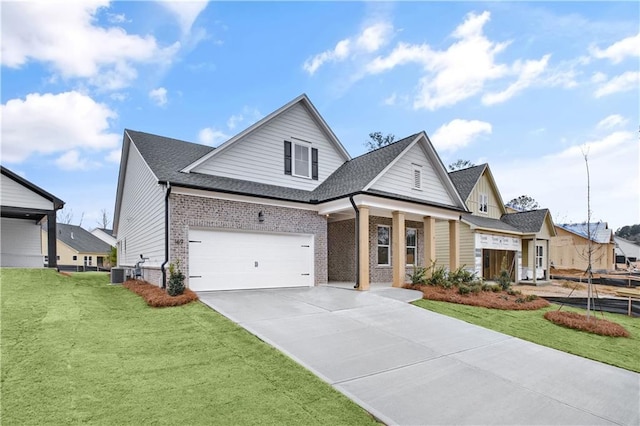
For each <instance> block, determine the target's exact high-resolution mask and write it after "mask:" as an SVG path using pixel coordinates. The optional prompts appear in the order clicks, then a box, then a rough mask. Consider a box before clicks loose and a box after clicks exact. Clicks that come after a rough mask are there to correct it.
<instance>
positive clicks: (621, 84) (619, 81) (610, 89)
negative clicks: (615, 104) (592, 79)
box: [595, 71, 640, 98]
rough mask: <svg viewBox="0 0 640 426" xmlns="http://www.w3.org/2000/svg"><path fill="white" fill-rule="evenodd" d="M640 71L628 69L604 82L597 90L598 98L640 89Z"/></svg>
mask: <svg viewBox="0 0 640 426" xmlns="http://www.w3.org/2000/svg"><path fill="white" fill-rule="evenodd" d="M639 84H640V71H627V72H625V73H623V74H621V75H619V76H616V77H613V78H612V79H611V80H609V81H607V82H606V83H604V84H602V85H601V86H600V87H598V89H597V90H596V92H595V97H596V98H601V97H603V96H607V95H611V94H614V93H619V92H626V91H628V90H636V91H637V90H638V85H639Z"/></svg>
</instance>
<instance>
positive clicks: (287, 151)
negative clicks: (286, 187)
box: [284, 141, 291, 175]
mask: <svg viewBox="0 0 640 426" xmlns="http://www.w3.org/2000/svg"><path fill="white" fill-rule="evenodd" d="M284 174H285V175H290V174H291V142H288V141H284Z"/></svg>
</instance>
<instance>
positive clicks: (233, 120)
mask: <svg viewBox="0 0 640 426" xmlns="http://www.w3.org/2000/svg"><path fill="white" fill-rule="evenodd" d="M262 117H263V115H262V113H261V112H260V111H258V109H257V108H252V107H249V106H246V105H245V106H244V107H243V108H242V112H241V113H238V114H234V115H232V116H231V117H229V119H228V120H227V127H228V128H229V130H234V129H235V128H236V127H238V125H239V124H243V123H244V124H245V126H250V125H252V124H253V123H255V122H256V121H258V120H260V119H261V118H262Z"/></svg>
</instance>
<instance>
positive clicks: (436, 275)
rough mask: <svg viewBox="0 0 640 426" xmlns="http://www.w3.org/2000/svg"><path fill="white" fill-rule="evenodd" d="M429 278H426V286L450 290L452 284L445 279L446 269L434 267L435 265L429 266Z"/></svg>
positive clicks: (441, 266)
mask: <svg viewBox="0 0 640 426" xmlns="http://www.w3.org/2000/svg"><path fill="white" fill-rule="evenodd" d="M430 269H431V276H430V277H429V278H427V284H429V285H435V286H440V287H444V288H451V286H452V284H451V283H450V282H449V280H448V277H447V268H446V267H444V266H443V265H440V266H436V265H435V263H434V264H433V265H431V267H430Z"/></svg>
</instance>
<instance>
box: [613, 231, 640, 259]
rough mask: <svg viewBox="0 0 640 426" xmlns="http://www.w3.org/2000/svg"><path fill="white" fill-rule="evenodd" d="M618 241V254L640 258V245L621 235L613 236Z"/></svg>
mask: <svg viewBox="0 0 640 426" xmlns="http://www.w3.org/2000/svg"><path fill="white" fill-rule="evenodd" d="M613 239H614V241H615V242H616V254H618V255H623V256H626V257H635V258H636V259H640V245H638V244H636V243H634V242H633V241H629V240H626V239H624V238H620V237H615V236H614V237H613Z"/></svg>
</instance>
